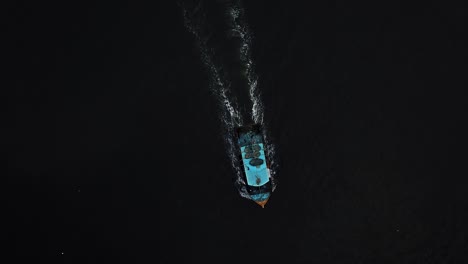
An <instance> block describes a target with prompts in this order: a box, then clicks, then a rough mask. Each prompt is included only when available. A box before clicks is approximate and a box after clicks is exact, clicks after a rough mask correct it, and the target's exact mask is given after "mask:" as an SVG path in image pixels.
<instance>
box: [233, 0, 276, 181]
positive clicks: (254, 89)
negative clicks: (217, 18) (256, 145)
mask: <svg viewBox="0 0 468 264" xmlns="http://www.w3.org/2000/svg"><path fill="white" fill-rule="evenodd" d="M245 21H246V19H245V11H244V9H243V7H242V5H241V3H240V1H239V0H234V1H233V3H231V4H230V5H229V7H228V22H229V24H230V27H231V37H237V38H239V39H240V42H241V45H240V59H241V61H242V64H243V66H244V68H245V75H246V77H247V83H248V86H249V98H250V101H251V103H252V112H251V118H252V121H253V122H254V123H257V124H261V125H262V126H263V127H264V130H263V132H264V135H263V138H264V140H265V145H266V152H267V154H268V156H269V157H270V159H271V164H270V173H271V177H272V182H273V190H274V189H275V188H276V177H275V176H276V173H277V168H278V163H277V162H276V153H275V152H276V150H275V145H274V144H272V143H271V142H270V141H269V139H270V138H271V137H270V135H268V129H267V128H266V124H264V119H263V116H264V107H263V104H262V100H261V95H260V91H259V89H258V77H257V74H256V73H255V67H254V63H253V61H252V58H251V47H252V38H253V37H252V34H251V33H250V30H249V28H248V25H247V23H246V22H245Z"/></svg>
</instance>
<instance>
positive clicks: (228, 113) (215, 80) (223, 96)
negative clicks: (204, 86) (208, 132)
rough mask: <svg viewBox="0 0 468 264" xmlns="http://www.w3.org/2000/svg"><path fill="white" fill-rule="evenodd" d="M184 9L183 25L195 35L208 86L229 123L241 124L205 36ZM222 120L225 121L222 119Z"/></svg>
mask: <svg viewBox="0 0 468 264" xmlns="http://www.w3.org/2000/svg"><path fill="white" fill-rule="evenodd" d="M183 11H184V24H185V27H186V28H187V29H188V30H189V31H190V32H191V33H192V34H193V35H194V36H195V39H196V42H197V45H198V47H199V49H200V55H201V59H202V61H203V63H204V64H205V66H206V67H207V68H208V70H209V72H210V76H211V78H212V80H211V83H210V86H211V89H212V91H213V92H214V94H215V95H216V96H217V97H218V98H219V99H220V101H221V103H222V105H223V108H224V109H223V110H224V112H225V116H224V117H225V118H228V119H229V120H230V121H229V124H230V125H234V126H240V125H242V117H241V114H240V113H239V111H237V109H236V108H235V107H234V106H233V102H231V100H230V99H229V97H228V95H227V93H228V89H229V84H228V82H227V81H225V80H223V79H222V78H221V75H220V70H219V68H218V67H216V65H215V64H214V63H213V60H212V59H211V52H210V50H209V49H208V46H207V44H206V42H207V40H206V38H202V37H201V36H200V32H199V30H197V28H196V26H195V25H194V24H192V23H191V21H190V19H189V18H188V12H187V11H186V10H185V9H183ZM223 121H226V119H224V120H223Z"/></svg>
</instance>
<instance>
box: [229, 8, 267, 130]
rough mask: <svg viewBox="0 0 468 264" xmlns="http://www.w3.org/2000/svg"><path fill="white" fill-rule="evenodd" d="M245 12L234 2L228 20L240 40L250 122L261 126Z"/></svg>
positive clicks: (260, 104) (260, 105) (232, 32)
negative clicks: (247, 91)
mask: <svg viewBox="0 0 468 264" xmlns="http://www.w3.org/2000/svg"><path fill="white" fill-rule="evenodd" d="M244 15H245V12H244V9H243V8H242V6H241V3H240V1H234V2H233V3H232V4H231V5H230V6H229V8H228V18H229V23H230V24H231V34H232V35H233V36H235V37H239V38H240V40H241V46H240V58H241V61H242V63H243V64H244V67H245V74H246V77H247V82H248V85H249V98H250V101H251V102H252V112H251V115H252V120H253V121H254V123H257V124H263V104H262V101H261V99H260V92H259V90H258V77H257V74H256V73H255V69H254V63H253V61H252V59H251V51H250V47H251V46H252V34H251V33H250V31H249V28H248V26H247V23H246V22H245V18H244Z"/></svg>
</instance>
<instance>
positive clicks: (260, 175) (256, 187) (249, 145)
mask: <svg viewBox="0 0 468 264" xmlns="http://www.w3.org/2000/svg"><path fill="white" fill-rule="evenodd" d="M262 132H263V127H262V126H261V125H260V124H250V125H246V126H241V127H237V128H236V133H235V135H236V139H237V146H238V150H239V155H240V161H241V165H242V177H243V180H244V183H245V185H246V186H245V187H246V188H245V189H246V191H247V193H248V196H249V198H250V199H251V200H253V201H254V202H256V203H257V204H258V205H260V206H261V207H262V208H264V207H265V204H266V203H267V202H268V199H269V198H270V195H271V193H272V181H271V180H272V179H271V173H270V160H269V157H268V155H267V152H266V151H265V140H264V138H263V133H262Z"/></svg>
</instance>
